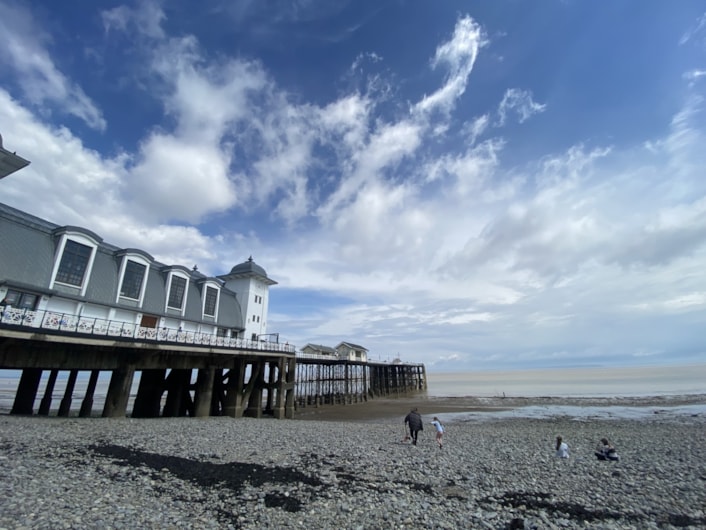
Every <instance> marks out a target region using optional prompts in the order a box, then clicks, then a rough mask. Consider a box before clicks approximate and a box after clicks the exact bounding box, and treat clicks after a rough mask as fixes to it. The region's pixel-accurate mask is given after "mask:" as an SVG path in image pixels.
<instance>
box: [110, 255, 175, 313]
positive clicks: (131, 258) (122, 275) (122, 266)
mask: <svg viewBox="0 0 706 530" xmlns="http://www.w3.org/2000/svg"><path fill="white" fill-rule="evenodd" d="M122 258H123V259H122V260H121V263H120V272H119V274H118V292H117V294H116V297H115V301H116V303H117V302H119V301H120V299H121V298H124V299H125V300H132V301H134V300H135V298H130V297H128V296H122V295H121V294H120V290H121V289H122V287H123V280H124V279H125V269H126V268H127V262H128V261H134V262H135V263H138V264H140V265H144V266H145V276H144V277H143V278H142V286H141V287H140V298H138V299H137V307H142V302H143V301H144V299H145V291H146V290H147V277H148V276H149V274H150V265H152V263H151V262H150V261H149V260H146V259H145V258H144V257H142V256H141V255H139V254H133V253H130V252H128V253H126V254H123V255H122ZM169 285H171V282H170V284H169Z"/></svg>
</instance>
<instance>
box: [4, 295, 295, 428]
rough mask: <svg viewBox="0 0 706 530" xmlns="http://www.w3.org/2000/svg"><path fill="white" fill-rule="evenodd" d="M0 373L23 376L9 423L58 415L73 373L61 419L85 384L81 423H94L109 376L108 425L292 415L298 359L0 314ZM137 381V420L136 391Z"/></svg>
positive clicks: (267, 349) (192, 339)
mask: <svg viewBox="0 0 706 530" xmlns="http://www.w3.org/2000/svg"><path fill="white" fill-rule="evenodd" d="M0 310H1V312H0V369H2V370H21V371H22V375H21V377H20V381H19V384H18V387H17V392H16V395H15V399H14V403H13V406H12V411H11V413H12V414H34V413H35V403H36V401H37V399H38V396H39V394H40V382H41V380H42V375H43V373H44V372H45V371H46V372H48V374H49V375H48V379H47V380H46V385H45V388H44V391H43V393H42V397H41V401H40V404H39V407H38V409H37V410H36V412H37V413H38V414H43V415H47V414H49V411H50V410H51V409H52V400H53V395H54V388H55V385H56V382H57V379H58V376H59V373H60V372H67V374H68V376H67V378H66V387H65V391H64V394H63V398H62V399H61V402H60V404H59V408H58V415H59V416H68V415H69V411H70V410H71V405H72V400H73V396H74V391H75V388H76V381H77V379H78V376H79V374H80V373H81V372H84V375H85V376H87V377H88V384H87V387H86V392H85V395H84V396H82V401H81V408H80V412H79V416H81V417H89V416H92V415H94V413H95V412H96V411H94V410H93V401H94V394H95V390H96V383H97V381H98V377H99V374H100V373H102V372H109V373H110V384H109V386H108V391H107V395H106V398H105V403H104V405H103V409H102V412H101V415H102V416H103V417H125V416H128V415H129V416H132V417H159V416H194V417H202V416H231V417H240V416H252V417H262V416H263V415H271V416H273V417H275V418H291V417H293V414H294V367H295V353H294V347H293V346H291V345H284V344H279V343H278V342H267V341H253V340H246V339H236V338H228V337H217V336H215V335H202V334H199V333H192V332H180V331H179V330H175V329H166V328H163V329H154V328H143V327H140V326H137V325H131V324H126V323H124V322H110V321H104V320H101V319H85V318H83V319H82V318H80V317H77V316H76V315H71V314H60V313H56V312H50V311H25V310H19V309H11V308H6V307H5V308H0ZM136 375H139V384H138V389H137V394H136V396H135V399H134V404H133V407H132V410H128V403H129V401H130V390H131V388H132V386H133V381H134V379H135V377H136Z"/></svg>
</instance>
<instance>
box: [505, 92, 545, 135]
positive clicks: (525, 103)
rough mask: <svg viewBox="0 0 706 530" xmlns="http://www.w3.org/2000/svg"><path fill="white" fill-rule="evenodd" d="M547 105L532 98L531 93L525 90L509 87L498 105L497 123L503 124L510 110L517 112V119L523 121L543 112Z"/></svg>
mask: <svg viewBox="0 0 706 530" xmlns="http://www.w3.org/2000/svg"><path fill="white" fill-rule="evenodd" d="M546 108H547V106H546V105H544V104H541V103H537V102H535V101H534V100H533V99H532V93H531V92H529V91H527V90H520V89H517V88H509V89H508V90H507V91H506V92H505V95H504V96H503V99H502V101H501V102H500V105H498V125H500V126H502V125H505V121H506V119H507V116H508V114H509V113H510V112H514V113H515V114H517V120H518V121H519V122H520V123H523V122H525V121H527V120H528V119H530V118H531V117H532V116H534V115H535V114H538V113H540V112H544V111H545V110H546Z"/></svg>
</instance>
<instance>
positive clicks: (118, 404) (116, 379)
mask: <svg viewBox="0 0 706 530" xmlns="http://www.w3.org/2000/svg"><path fill="white" fill-rule="evenodd" d="M134 376H135V369H134V368H133V367H132V366H126V367H124V368H118V369H116V370H113V374H112V375H111V376H110V384H109V385H108V395H107V396H106V397H105V405H104V406H103V417H104V418H124V417H125V416H126V415H127V403H128V400H129V399H130V389H131V388H132V378H133V377H134Z"/></svg>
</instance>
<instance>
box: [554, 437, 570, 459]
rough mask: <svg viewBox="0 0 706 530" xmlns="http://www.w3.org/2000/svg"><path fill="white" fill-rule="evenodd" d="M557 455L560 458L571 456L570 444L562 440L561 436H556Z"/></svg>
mask: <svg viewBox="0 0 706 530" xmlns="http://www.w3.org/2000/svg"><path fill="white" fill-rule="evenodd" d="M556 456H558V457H559V458H569V446H568V445H567V443H566V442H565V441H563V440H562V438H561V436H557V437H556Z"/></svg>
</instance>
